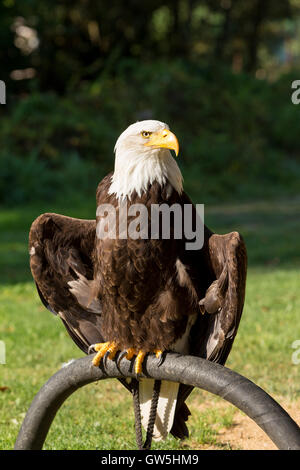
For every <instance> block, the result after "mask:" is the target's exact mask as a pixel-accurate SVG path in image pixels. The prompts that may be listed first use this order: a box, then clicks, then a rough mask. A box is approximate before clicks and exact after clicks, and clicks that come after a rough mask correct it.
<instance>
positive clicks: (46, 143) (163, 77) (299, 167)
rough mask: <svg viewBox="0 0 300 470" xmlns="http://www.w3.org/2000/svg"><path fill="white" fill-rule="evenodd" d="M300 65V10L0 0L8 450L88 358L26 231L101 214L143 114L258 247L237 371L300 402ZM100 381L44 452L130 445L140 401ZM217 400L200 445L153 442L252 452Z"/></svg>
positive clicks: (203, 416) (218, 216)
mask: <svg viewBox="0 0 300 470" xmlns="http://www.w3.org/2000/svg"><path fill="white" fill-rule="evenodd" d="M299 60H300V0H280V1H275V0H273V1H272V2H271V0H172V1H171V0H165V1H163V0H139V1H138V0H127V1H121V0H110V1H108V0H97V1H96V0H95V1H91V0H72V1H71V0H51V1H50V0H22V1H21V0H20V1H17V0H0V80H4V81H5V82H6V86H7V104H6V105H0V340H1V341H4V342H5V345H6V351H7V357H6V362H7V363H6V365H0V409H1V424H2V426H0V449H10V448H13V446H14V442H15V439H16V436H17V433H18V431H19V428H20V426H21V423H22V421H23V419H24V416H25V412H26V411H27V409H28V407H29V405H30V402H31V401H32V399H33V397H34V395H35V394H36V393H37V391H38V389H39V388H40V387H41V386H42V385H43V383H44V382H45V381H46V380H47V379H48V378H49V377H50V376H51V375H52V374H53V373H54V372H56V371H57V370H58V368H59V367H61V364H62V363H65V362H66V361H67V360H69V359H70V358H74V357H79V356H80V355H82V352H81V351H80V350H79V349H78V348H77V347H76V345H75V344H74V343H73V342H72V341H71V340H70V338H69V336H68V335H67V332H66V331H65V329H64V328H63V325H62V324H61V322H60V321H59V319H57V318H55V317H54V316H53V315H51V314H50V313H49V312H48V311H47V310H46V309H45V308H44V306H43V305H42V304H41V302H40V300H39V298H38V294H37V292H36V288H35V285H34V282H33V280H32V276H31V273H30V268H29V254H28V232H29V229H30V225H31V223H32V222H33V220H34V219H35V218H36V217H37V216H38V215H39V214H41V213H42V212H58V213H62V214H65V215H69V216H73V217H80V218H92V217H95V211H96V203H95V190H96V186H97V184H98V182H99V181H100V180H101V179H102V177H103V176H104V175H105V174H106V173H107V172H108V171H110V170H112V169H113V164H114V154H113V148H114V144H115V141H116V139H117V138H118V136H119V135H120V133H121V132H122V131H123V130H124V128H126V127H127V126H128V125H129V124H131V123H132V122H134V121H136V120H139V119H144V118H154V119H159V120H161V121H165V122H167V123H168V124H169V125H170V127H171V129H172V130H173V131H174V132H175V133H176V135H177V136H178V139H179V142H180V154H179V157H178V160H177V161H178V164H179V165H180V168H181V169H182V172H183V175H184V184H185V189H186V190H187V191H188V193H189V194H190V195H191V196H192V198H193V200H194V201H195V202H196V203H205V222H206V223H207V225H208V226H209V227H210V228H211V229H212V230H214V231H216V232H217V233H228V232H231V231H233V230H238V231H239V232H240V233H241V234H242V235H243V237H244V239H245V242H246V245H247V251H248V260H249V269H248V274H247V289H246V302H245V308H244V313H243V317H242V321H241V325H240V328H239V332H238V335H237V338H236V340H235V343H234V347H233V350H232V352H231V354H230V357H229V361H228V363H227V365H228V367H230V368H232V369H234V370H236V371H237V372H240V373H241V374H242V375H245V376H247V377H248V378H249V379H251V380H253V381H254V382H255V383H257V384H258V385H260V386H261V387H262V388H264V389H265V390H266V391H267V392H268V393H271V394H272V395H273V396H275V398H276V399H278V400H279V402H280V403H281V404H282V405H283V406H284V408H285V409H287V410H291V411H292V410H293V409H297V410H299V403H300V402H299V399H300V387H299V367H300V365H296V364H295V363H293V361H292V354H293V353H295V352H296V351H295V349H293V346H292V345H293V344H295V341H296V340H298V339H299V338H300V326H299V311H300V297H299V285H300V277H299V272H300V271H299V267H300V237H299V233H300V197H299V196H300V194H299V177H300V143H299V142H300V137H299V128H300V120H299V113H300V105H298V106H297V105H294V104H292V101H291V95H292V92H293V90H292V88H291V85H292V82H293V81H294V80H300V62H299ZM297 357H299V353H298V356H297ZM105 382H106V383H105V384H101V387H100V386H99V385H94V384H93V385H90V386H88V387H84V388H83V389H82V390H81V391H78V392H77V393H76V394H74V395H73V396H72V397H71V398H70V399H69V400H68V402H67V403H66V404H65V405H64V407H63V409H62V410H61V411H60V412H59V414H58V416H57V418H56V419H55V421H54V424H53V426H52V428H51V432H50V435H49V438H48V439H47V442H46V448H47V449H71V448H72V449H83V448H84V449H132V448H135V437H134V424H133V423H134V419H133V409H132V403H131V397H130V396H129V394H126V393H125V391H124V390H121V389H120V388H119V387H118V386H117V385H116V383H115V381H113V382H111V381H105ZM120 387H121V386H120ZM205 397H206V395H205V394H204V392H201V391H196V390H195V391H194V392H193V394H192V395H191V397H189V402H188V406H189V408H190V409H191V411H192V417H191V418H190V419H189V429H190V430H191V437H190V439H188V440H187V441H184V443H183V444H182V443H180V442H179V441H176V440H175V439H171V438H169V439H168V441H167V442H166V443H155V444H154V448H155V449H157V448H163V449H182V448H184V449H198V448H203V446H209V448H211V446H214V447H215V448H221V449H224V448H240V447H241V448H247V446H249V439H248V438H249V435H248V431H247V428H246V431H245V429H244V428H243V427H242V429H241V427H240V428H239V427H238V426H236V422H235V421H234V416H235V411H234V409H233V408H228V406H227V407H226V406H225V404H224V402H223V401H222V404H221V405H222V406H220V407H219V408H218V406H215V401H213V399H212V397H211V396H209V397H208V398H205ZM206 400H207V402H206ZM294 400H295V404H293V408H290V402H289V401H291V402H292V401H293V403H294ZM206 403H207V404H206ZM212 405H213V406H212ZM205 410H206V411H205ZM130 413H131V414H130ZM293 416H294V415H293ZM297 416H298V418H299V414H298V415H297ZM298 418H297V422H299V419H298ZM295 419H296V416H295ZM224 429H225V430H226V429H229V430H230V429H235V430H236V432H238V429H240V434H241V435H243V436H244V438H243V439H242V440H243V443H242V444H241V445H240V444H238V443H237V442H235V441H234V442H233V444H230V443H228V441H227V437H226V433H225V434H224ZM78 430H80V432H78ZM236 435H237V434H236ZM70 436H71V438H70ZM244 444H245V446H244ZM232 446H233V447H232ZM259 446H260V447H259V448H264V443H263V440H262V441H261V442H260V443H259Z"/></svg>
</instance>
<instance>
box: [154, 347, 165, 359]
mask: <svg viewBox="0 0 300 470" xmlns="http://www.w3.org/2000/svg"><path fill="white" fill-rule="evenodd" d="M153 352H154V354H155V356H156V357H157V359H160V358H161V355H162V353H163V351H162V350H161V349H154V351H153Z"/></svg>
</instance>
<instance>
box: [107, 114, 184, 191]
mask: <svg viewBox="0 0 300 470" xmlns="http://www.w3.org/2000/svg"><path fill="white" fill-rule="evenodd" d="M170 150H174V151H175V153H176V156H177V155H178V151H179V144H178V140H177V138H176V136H175V135H174V134H173V133H172V132H171V131H170V130H169V126H168V125H167V124H165V123H163V122H160V121H154V120H147V121H139V122H136V123H134V124H132V125H131V126H129V127H128V128H127V129H126V130H125V131H124V132H123V133H122V134H121V135H120V137H119V138H118V140H117V142H116V145H115V169H114V174H113V176H112V183H111V186H110V189H109V193H110V194H115V195H116V197H117V198H118V199H123V198H125V197H126V196H127V197H128V198H129V199H130V197H131V194H132V193H133V191H136V192H137V194H138V195H139V196H140V195H141V194H142V193H143V192H144V191H146V190H147V187H148V185H149V184H152V183H153V182H154V181H157V182H158V183H159V184H161V185H163V184H166V183H169V185H170V189H171V190H172V188H173V189H175V190H176V191H177V192H178V193H179V194H180V193H181V192H182V175H181V172H180V170H179V167H178V165H177V163H176V161H175V159H174V158H173V157H172V155H171V152H170Z"/></svg>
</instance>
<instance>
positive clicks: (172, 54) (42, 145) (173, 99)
mask: <svg viewBox="0 0 300 470" xmlns="http://www.w3.org/2000/svg"><path fill="white" fill-rule="evenodd" d="M299 18H300V1H299V0H281V1H280V2H274V1H273V2H271V1H270V0H251V1H250V0H234V1H233V0H172V1H171V0H144V1H138V0H129V1H126V2H123V1H120V0H101V1H98V2H95V1H92V0H72V1H70V0H62V1H54V2H53V1H52V0H51V1H50V0H43V1H38V0H26V1H24V2H17V1H16V0H2V1H1V2H0V42H1V48H0V79H1V80H4V81H5V82H6V86H7V104H6V106H3V105H2V106H0V122H1V128H0V141H1V146H0V162H1V164H0V204H2V205H10V206H12V205H16V204H20V203H22V204H24V203H32V202H35V201H38V202H41V201H57V200H59V199H61V200H63V201H67V200H73V199H74V197H75V196H76V195H78V194H80V196H81V197H85V196H86V197H89V198H91V197H94V193H95V188H96V185H97V182H98V181H99V180H100V179H101V178H102V177H103V175H104V174H105V173H107V172H108V171H110V170H111V169H112V168H113V146H114V143H115V141H116V139H117V137H118V135H119V134H120V133H121V131H122V130H123V129H124V128H126V127H127V126H128V125H129V124H131V123H132V122H134V121H136V120H139V119H143V118H154V119H159V120H162V121H165V122H167V123H168V124H169V125H170V127H171V128H172V130H173V131H174V132H175V133H176V134H177V136H178V138H179V141H180V144H181V152H180V157H179V164H180V166H181V168H182V171H183V173H184V176H185V185H186V189H187V190H188V191H189V192H190V193H191V195H192V196H193V197H194V198H197V202H214V203H218V204H219V203H222V202H224V201H237V200H238V201H249V200H253V199H257V198H259V199H261V198H264V199H265V198H277V197H288V196H293V195H296V194H297V192H298V190H299V175H300V146H299V108H298V107H297V106H295V105H293V104H292V102H291V93H292V90H291V83H292V81H293V80H294V79H297V78H300V68H298V69H297V67H298V65H299V57H300V45H299V40H300V20H299Z"/></svg>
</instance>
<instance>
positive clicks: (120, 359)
mask: <svg viewBox="0 0 300 470" xmlns="http://www.w3.org/2000/svg"><path fill="white" fill-rule="evenodd" d="M126 354H127V351H126V350H125V351H122V352H121V353H120V354H119V357H118V359H117V366H118V367H119V365H120V362H121V361H122V359H123V357H125V356H126Z"/></svg>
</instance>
